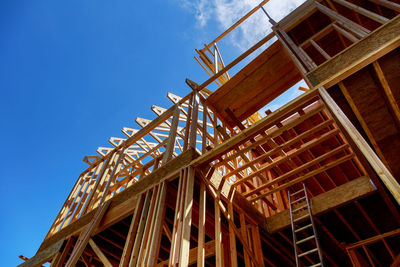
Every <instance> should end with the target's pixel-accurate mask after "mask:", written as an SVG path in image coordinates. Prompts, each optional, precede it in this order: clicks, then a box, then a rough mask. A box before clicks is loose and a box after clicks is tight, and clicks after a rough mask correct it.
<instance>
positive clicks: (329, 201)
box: [266, 176, 376, 233]
mask: <svg viewBox="0 0 400 267" xmlns="http://www.w3.org/2000/svg"><path fill="white" fill-rule="evenodd" d="M375 191H376V188H375V186H374V185H373V184H372V182H371V180H370V178H369V177H368V176H363V177H360V178H357V179H355V180H352V181H350V182H348V183H346V184H343V185H340V186H338V187H336V188H334V189H332V190H329V191H327V192H325V193H323V194H320V195H318V196H316V197H314V198H312V199H311V210H312V214H313V215H320V214H322V213H325V212H328V211H330V210H332V209H335V208H338V207H340V206H343V205H345V204H347V203H350V202H353V201H355V200H357V199H359V198H362V197H365V196H367V195H369V194H371V193H373V192H375ZM266 220H267V229H268V231H269V232H270V233H276V232H278V231H281V230H283V229H285V228H287V227H289V226H290V213H289V210H285V211H282V212H280V213H278V214H276V215H273V216H271V217H269V218H267V219H266Z"/></svg>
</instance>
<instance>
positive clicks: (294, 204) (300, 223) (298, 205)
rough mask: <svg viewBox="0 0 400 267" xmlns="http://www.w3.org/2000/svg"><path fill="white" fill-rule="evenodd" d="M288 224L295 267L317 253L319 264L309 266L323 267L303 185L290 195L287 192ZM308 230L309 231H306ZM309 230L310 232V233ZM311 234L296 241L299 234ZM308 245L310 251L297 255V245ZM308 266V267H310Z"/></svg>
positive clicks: (308, 201) (315, 230) (319, 247)
mask: <svg viewBox="0 0 400 267" xmlns="http://www.w3.org/2000/svg"><path fill="white" fill-rule="evenodd" d="M288 200H289V209H290V222H291V225H292V232H293V246H294V255H295V258H296V266H297V267H299V266H301V265H300V259H301V258H302V257H305V256H307V255H310V254H314V253H318V257H319V262H317V263H315V264H313V265H311V266H312V267H317V266H322V267H323V266H324V264H323V261H322V252H321V246H320V244H319V240H318V236H317V229H316V228H315V224H314V219H313V216H312V213H311V206H310V199H309V198H308V194H307V189H306V186H305V184H304V183H303V188H302V189H300V190H299V191H297V192H294V193H290V191H288ZM308 229H309V230H308ZM310 230H311V231H310ZM306 231H308V233H310V232H312V233H311V234H310V235H309V236H307V237H305V238H303V239H300V240H298V236H299V234H300V233H303V234H304V233H306ZM313 240H314V241H315V242H312V241H313ZM306 243H308V244H310V245H311V246H312V248H311V249H308V250H307V251H304V252H301V253H299V251H300V250H299V245H301V244H306ZM311 266H310V267H311Z"/></svg>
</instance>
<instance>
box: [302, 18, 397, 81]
mask: <svg viewBox="0 0 400 267" xmlns="http://www.w3.org/2000/svg"><path fill="white" fill-rule="evenodd" d="M399 32H400V15H397V16H396V17H395V18H393V19H391V20H390V21H389V22H387V23H386V24H384V25H382V26H381V27H379V28H378V29H376V30H375V31H373V32H371V33H370V34H369V35H368V36H366V37H365V38H363V39H362V40H360V41H359V42H357V43H355V44H353V45H352V46H350V47H348V48H347V49H345V50H343V51H342V52H340V53H339V54H337V55H336V56H334V57H332V58H331V60H329V61H327V62H325V63H323V64H321V65H320V66H318V67H317V68H316V69H314V70H312V71H311V72H309V73H307V75H306V76H307V78H308V80H309V81H310V83H311V85H312V86H314V87H316V88H318V87H321V86H325V87H326V88H328V87H330V86H332V85H334V84H336V83H337V82H339V81H341V80H343V79H345V78H346V77H348V76H350V75H351V74H353V73H355V72H357V71H358V70H360V69H361V68H363V67H365V66H367V65H368V64H370V63H372V62H374V61H375V60H377V59H378V58H379V57H381V56H383V55H385V54H387V53H389V52H390V51H392V50H393V49H395V48H397V47H398V46H399V45H400V34H399Z"/></svg>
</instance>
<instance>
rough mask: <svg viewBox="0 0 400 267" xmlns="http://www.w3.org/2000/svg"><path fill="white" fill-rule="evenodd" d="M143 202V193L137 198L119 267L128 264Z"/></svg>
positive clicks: (125, 266) (124, 266)
mask: <svg viewBox="0 0 400 267" xmlns="http://www.w3.org/2000/svg"><path fill="white" fill-rule="evenodd" d="M144 200H145V193H143V194H141V195H140V196H138V197H137V200H136V207H135V211H134V213H133V216H132V221H131V224H130V226H129V232H128V236H127V237H126V241H125V245H124V250H123V252H122V256H121V261H120V263H119V267H127V266H128V264H129V259H130V257H131V254H132V248H133V243H134V241H135V237H136V232H137V230H138V226H139V219H140V216H141V212H142V209H143V205H144Z"/></svg>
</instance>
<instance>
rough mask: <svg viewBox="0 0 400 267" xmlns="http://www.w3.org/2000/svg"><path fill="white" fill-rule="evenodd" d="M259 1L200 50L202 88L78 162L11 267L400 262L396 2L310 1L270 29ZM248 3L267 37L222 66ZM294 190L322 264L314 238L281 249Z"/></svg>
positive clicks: (174, 99) (399, 21)
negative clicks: (224, 46) (227, 41)
mask: <svg viewBox="0 0 400 267" xmlns="http://www.w3.org/2000/svg"><path fill="white" fill-rule="evenodd" d="M267 2H268V0H264V1H262V2H261V3H260V5H259V6H257V7H255V8H254V9H253V10H251V11H249V13H247V14H246V15H245V16H244V17H243V18H242V19H240V20H239V21H238V22H237V23H235V24H234V25H233V26H232V27H230V28H229V29H228V30H227V31H226V32H224V33H222V34H221V35H220V36H219V37H217V38H216V39H215V40H213V41H212V42H210V43H209V44H207V45H205V46H204V48H203V49H200V50H196V52H197V54H198V56H199V58H196V60H197V62H198V63H199V64H200V65H201V67H202V68H203V69H204V70H205V71H206V72H207V73H208V74H209V75H210V78H209V79H207V80H206V81H204V82H203V83H201V84H197V83H196V82H194V81H191V80H190V79H186V83H187V85H188V88H189V90H190V93H189V94H188V95H186V96H185V97H179V96H177V95H174V94H172V93H168V95H167V97H168V99H169V100H170V101H171V107H170V108H168V109H167V108H163V107H159V106H155V105H154V106H152V107H151V109H152V111H153V112H154V113H155V115H156V118H155V119H153V120H148V119H145V118H137V119H136V122H137V124H138V126H139V127H138V128H128V127H124V128H123V129H122V133H123V134H124V137H111V138H110V139H109V142H110V145H111V146H110V147H99V148H98V150H97V152H98V155H88V156H86V157H85V158H84V162H86V163H87V164H88V165H89V166H88V168H87V169H86V170H84V171H83V172H82V173H81V175H80V176H79V177H78V179H77V182H76V183H75V185H74V186H73V188H72V190H71V192H70V194H69V196H68V197H67V199H66V201H65V203H64V204H63V206H62V207H61V209H60V211H59V213H58V215H57V216H56V218H55V220H54V223H53V225H52V226H51V228H50V229H49V231H48V233H47V235H46V237H45V238H44V241H43V243H42V244H41V246H40V248H39V249H38V251H37V253H36V255H34V256H33V257H32V258H30V259H27V258H26V257H25V260H26V262H24V263H22V264H21V265H20V266H41V265H42V264H44V263H46V262H50V266H57V267H58V266H121V267H125V266H199V267H202V266H218V267H220V266H234V267H235V266H296V262H297V256H298V255H297V254H296V253H297V252H299V253H300V254H301V255H304V257H302V258H301V260H300V264H303V265H306V266H322V265H324V266H399V265H400V206H399V205H400V185H399V181H400V153H399V152H400V108H399V105H400V2H399V1H398V0H318V1H317V0H307V1H305V3H304V4H302V5H301V6H300V7H298V8H297V9H296V10H294V11H293V12H292V13H290V14H289V15H288V16H287V17H285V18H284V19H282V20H281V21H279V22H275V21H274V20H273V18H271V17H270V16H269V14H267V13H266V12H265V10H264V9H263V5H265V4H268V3H267ZM260 9H262V10H263V11H264V12H265V13H266V15H267V16H268V17H269V19H270V22H271V24H272V31H271V33H270V34H268V35H266V36H265V37H264V38H263V39H262V40H261V41H259V42H258V43H257V44H255V45H254V46H253V47H251V48H250V49H249V50H248V51H246V52H244V53H243V54H242V55H240V56H239V57H237V58H236V59H235V60H233V61H232V62H231V63H229V64H227V65H225V63H224V62H223V59H222V56H221V53H220V49H219V47H218V46H217V43H218V42H219V41H220V40H221V39H222V38H224V37H225V36H226V35H228V34H229V33H230V32H231V31H233V30H234V29H235V28H236V27H237V26H239V25H240V24H241V23H242V22H243V21H245V20H246V19H247V18H248V17H250V16H251V15H252V14H254V13H255V12H262V11H261V10H260ZM264 44H268V45H267V48H265V49H263V51H261V53H260V54H259V55H258V56H256V57H255V58H254V59H253V60H251V61H250V63H248V64H247V65H246V66H245V67H243V68H242V69H241V70H239V71H238V72H237V73H235V74H232V73H230V74H228V71H231V69H232V68H233V67H234V66H235V65H237V64H238V63H239V62H240V61H242V60H243V59H245V58H247V57H248V56H249V55H250V54H252V53H253V52H255V51H256V50H257V49H259V48H260V47H262V46H263V45H264ZM302 79H303V80H304V81H305V82H306V83H307V84H308V86H309V88H299V89H300V90H302V91H305V92H304V93H303V94H301V95H300V96H298V97H296V98H295V99H293V100H291V101H290V102H288V103H287V104H286V105H284V106H282V107H280V108H279V109H277V110H275V111H273V112H271V111H269V110H267V111H266V112H265V114H263V112H262V108H263V107H264V106H265V105H267V104H268V103H270V102H271V101H272V100H274V99H275V98H276V97H278V96H279V95H281V94H282V93H283V92H285V91H287V90H288V89H289V88H291V87H293V86H295V85H296V84H297V83H298V82H299V81H300V80H302ZM214 82H215V83H216V84H217V85H218V88H217V89H216V90H215V91H211V90H210V89H208V88H207V87H208V86H209V85H210V84H212V83H214ZM303 184H304V186H305V188H306V190H307V193H308V195H309V197H310V203H311V204H310V205H309V210H310V213H311V214H310V215H311V216H312V217H313V218H314V220H315V225H316V228H317V233H318V236H319V241H320V243H321V255H322V256H323V262H319V261H318V258H317V257H316V255H314V254H311V253H310V254H308V253H307V251H309V250H310V248H311V247H312V246H315V243H316V241H311V242H310V244H304V246H302V247H299V248H298V251H297V250H293V247H294V246H295V245H296V244H295V243H296V242H294V241H293V240H292V230H291V228H290V227H291V220H293V218H291V214H290V213H291V211H292V210H291V208H289V206H290V202H289V200H288V192H289V197H290V192H298V191H299V190H301V188H303ZM296 201H297V204H296V205H295V208H296V209H297V210H299V214H298V215H297V216H298V217H297V218H296V220H297V221H298V222H299V223H301V222H302V221H304V219H302V218H303V217H304V218H305V214H306V212H307V211H306V210H305V209H304V207H305V206H304V205H305V203H306V202H305V200H302V199H301V198H300V197H296ZM313 235H316V234H315V233H314V234H313V233H311V232H310V231H308V230H306V231H303V232H302V233H301V237H302V238H303V239H305V240H307V241H308V240H311V239H312V236H313ZM295 241H296V240H295ZM305 243H306V242H305ZM295 251H296V253H295Z"/></svg>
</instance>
